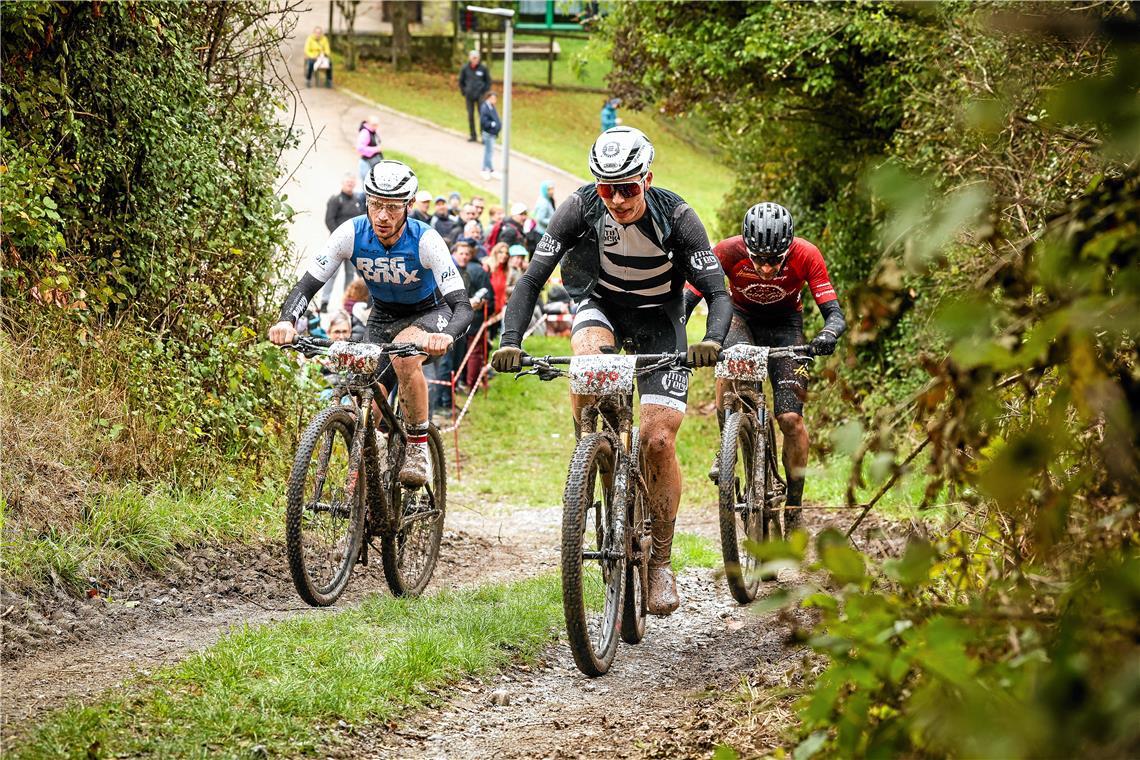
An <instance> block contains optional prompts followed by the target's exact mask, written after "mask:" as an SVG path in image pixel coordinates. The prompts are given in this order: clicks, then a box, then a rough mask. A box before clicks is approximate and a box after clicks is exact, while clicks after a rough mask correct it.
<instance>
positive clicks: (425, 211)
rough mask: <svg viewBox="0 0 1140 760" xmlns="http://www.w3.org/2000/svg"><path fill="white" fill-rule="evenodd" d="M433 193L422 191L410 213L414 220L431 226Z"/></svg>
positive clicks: (417, 194) (417, 195)
mask: <svg viewBox="0 0 1140 760" xmlns="http://www.w3.org/2000/svg"><path fill="white" fill-rule="evenodd" d="M430 210H431V193H429V192H428V191H427V190H420V191H419V192H418V193H416V202H415V203H414V204H412V210H411V212H409V213H408V216H410V217H411V218H413V219H419V220H420V221H421V222H423V223H424V224H431V213H430Z"/></svg>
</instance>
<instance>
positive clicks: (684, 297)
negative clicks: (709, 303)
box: [681, 288, 704, 322]
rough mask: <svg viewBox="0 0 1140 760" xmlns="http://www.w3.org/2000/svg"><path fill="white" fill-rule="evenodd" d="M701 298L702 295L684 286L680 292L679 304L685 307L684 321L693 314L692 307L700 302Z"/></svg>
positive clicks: (695, 306)
mask: <svg viewBox="0 0 1140 760" xmlns="http://www.w3.org/2000/svg"><path fill="white" fill-rule="evenodd" d="M702 298H704V296H701V295H697V294H696V293H694V292H693V291H691V290H689V289H688V288H685V289H684V291H682V292H681V305H682V306H683V307H684V308H685V321H686V322H687V321H688V320H689V317H691V316H693V309H695V308H697V304H699V303H700V302H701V299H702Z"/></svg>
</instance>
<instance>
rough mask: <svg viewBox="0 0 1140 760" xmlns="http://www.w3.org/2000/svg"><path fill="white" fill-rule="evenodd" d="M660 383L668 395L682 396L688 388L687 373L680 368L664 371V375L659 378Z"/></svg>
mask: <svg viewBox="0 0 1140 760" xmlns="http://www.w3.org/2000/svg"><path fill="white" fill-rule="evenodd" d="M661 384H662V385H663V386H665V391H666V392H667V393H669V394H670V395H672V396H677V397H682V396H684V395H685V393H686V392H687V391H688V390H689V373H688V372H681V371H680V370H672V371H670V372H666V373H665V377H663V378H661Z"/></svg>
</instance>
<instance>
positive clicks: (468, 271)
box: [451, 240, 495, 389]
mask: <svg viewBox="0 0 1140 760" xmlns="http://www.w3.org/2000/svg"><path fill="white" fill-rule="evenodd" d="M471 255H472V251H471V246H470V245H469V244H468V243H466V242H465V241H462V240H461V241H460V242H458V243H456V244H455V249H454V251H453V252H452V254H451V258H453V259H454V260H455V266H456V267H457V268H458V269H459V276H460V277H462V278H463V284H464V285H466V286H467V297H468V298H470V299H471V308H472V310H474V312H475V319H474V321H472V322H471V327H470V328H468V333H467V334H468V335H469V336H472V337H475V336H477V337H478V340H476V342H475V344H474V346H472V345H470V344H468V343H467V341H464V343H465V345H464V348H463V353H461V354H459V357H460V361H462V357H463V356H464V355H465V354H466V353H467V352H470V354H471V356H470V358H469V359H468V360H467V366H466V368H465V370H464V376H463V380H464V382H465V384H466V385H467V387H468V388H469V389H474V388H475V384H476V383H477V382H479V373H480V372H482V371H483V365H484V364H486V363H487V342H488V341H487V338H486V336H484V335H480V334H479V328H480V327H482V326H483V311H484V308H486V312H487V314H491V313H493V312H494V311H495V291H494V289H493V288H492V287H491V278H490V277H488V276H487V273H486V272H485V271H483V267H481V266H480V265H479V264H476V263H475V262H473V261H472V260H471Z"/></svg>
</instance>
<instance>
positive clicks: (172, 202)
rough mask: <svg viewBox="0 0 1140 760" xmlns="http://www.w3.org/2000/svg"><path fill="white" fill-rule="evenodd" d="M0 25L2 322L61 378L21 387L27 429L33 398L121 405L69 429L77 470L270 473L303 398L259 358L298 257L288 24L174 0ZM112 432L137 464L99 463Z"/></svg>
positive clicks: (83, 8)
mask: <svg viewBox="0 0 1140 760" xmlns="http://www.w3.org/2000/svg"><path fill="white" fill-rule="evenodd" d="M0 13H2V23H3V26H4V29H5V40H4V42H5V44H4V51H3V67H4V71H5V76H4V79H3V82H0V96H2V100H3V116H4V118H3V125H2V126H0V153H2V159H0V160H2V164H0V172H2V173H3V178H4V180H3V182H0V217H2V221H0V247H2V248H3V251H4V264H3V272H2V274H0V283H2V285H3V288H4V294H5V299H4V306H3V310H2V312H0V319H2V320H3V323H4V326H5V329H6V331H7V332H8V333H9V335H11V336H12V338H13V339H14V341H15V343H16V346H17V349H16V350H17V353H18V354H19V357H20V359H22V360H25V361H29V362H41V363H42V362H46V363H47V367H48V368H49V371H48V372H47V373H45V374H44V375H42V376H40V377H38V378H29V377H14V378H6V384H7V380H9V379H11V380H13V382H12V383H11V386H9V387H6V388H5V393H6V396H7V397H8V398H14V399H16V400H17V402H19V403H18V406H19V409H20V410H21V414H23V415H24V416H21V417H19V418H18V419H17V420H16V421H15V422H14V424H13V427H14V428H17V429H19V428H33V429H34V428H36V427H38V426H39V423H40V422H41V421H42V418H43V417H44V416H45V415H47V414H48V413H49V412H48V411H47V410H45V409H44V408H43V407H40V408H38V409H37V408H36V406H35V405H34V404H32V403H31V399H32V398H33V397H36V396H38V395H42V394H44V393H47V394H48V395H49V396H50V397H51V398H52V399H53V400H54V401H55V402H57V403H63V404H67V403H76V404H78V405H79V409H80V410H81V409H82V405H83V404H84V403H85V401H84V400H85V399H89V398H90V397H93V396H100V397H102V398H103V399H104V400H109V399H116V400H117V401H118V404H117V407H118V408H117V409H110V410H108V411H109V413H108V414H99V415H97V416H96V417H95V419H94V420H93V421H91V424H90V425H88V424H85V422H79V423H78V424H76V425H75V428H74V433H75V434H77V435H78V434H82V433H87V435H88V437H87V438H86V439H84V440H86V441H87V442H88V443H89V445H88V446H86V447H84V448H87V449H89V450H90V451H89V453H88V454H87V455H86V456H85V457H76V458H77V459H79V461H74V462H69V464H76V465H80V467H81V468H82V469H90V470H91V471H93V474H94V475H95V476H96V477H127V478H155V479H158V480H164V481H168V482H170V481H180V482H183V483H186V484H192V483H198V482H202V481H203V480H205V479H206V478H207V477H208V475H209V472H210V471H211V470H212V469H213V468H214V467H215V466H216V465H217V463H218V462H217V461H216V460H218V459H225V460H227V461H230V460H232V459H234V458H237V459H240V460H245V461H251V460H257V459H258V458H259V457H260V456H261V455H263V454H264V453H265V451H266V450H267V445H266V444H267V442H268V441H269V440H270V439H271V438H272V434H273V433H274V432H275V431H276V430H278V429H280V425H279V423H276V422H273V421H272V420H273V419H274V418H277V419H280V418H281V416H282V415H281V414H280V412H281V411H282V409H283V408H284V407H285V406H287V405H291V403H292V401H293V399H294V396H293V395H291V394H293V393H295V389H294V388H293V385H294V384H293V382H292V374H293V373H292V372H290V371H288V368H289V366H290V365H289V363H288V362H286V361H284V360H282V359H281V358H280V357H279V356H278V355H277V352H275V351H273V350H271V349H268V348H266V347H264V346H260V345H258V335H259V334H260V332H261V330H262V325H261V323H262V322H263V321H264V318H263V316H262V315H263V314H264V312H265V311H266V310H267V309H268V308H270V304H271V301H272V300H273V298H272V297H273V294H274V288H275V286H276V282H277V275H278V273H279V267H280V266H281V264H282V263H283V262H285V261H286V260H287V259H288V257H287V256H285V255H282V254H283V252H284V248H285V245H286V240H287V231H286V224H287V220H288V216H289V213H290V210H289V208H288V207H287V206H286V205H285V204H284V203H283V202H282V200H281V198H280V197H279V196H278V195H277V193H276V191H275V183H276V177H277V172H278V169H277V158H278V156H279V154H280V152H281V151H282V150H283V149H284V148H285V147H287V144H288V139H289V138H288V137H287V135H286V132H285V129H284V127H283V126H282V125H281V124H280V123H279V122H278V120H277V119H276V116H275V112H276V108H277V107H278V104H279V98H278V91H277V90H276V89H275V85H274V84H273V83H272V81H271V79H270V78H269V77H267V76H266V72H267V70H268V69H267V68H266V66H267V63H268V61H269V59H270V57H271V56H273V55H275V54H276V51H277V46H278V44H279V43H280V40H281V39H282V35H284V34H287V33H288V31H289V29H288V25H287V24H286V23H285V22H286V20H287V17H286V16H284V15H283V14H282V13H281V12H280V11H277V10H274V9H268V8H260V7H257V6H253V5H241V4H222V5H206V4H192V5H186V4H183V3H176V2H154V3H137V2H123V3H75V4H67V3H51V2H26V3H5V4H4V5H3V6H2V8H0ZM28 380H30V382H23V381H28ZM44 383H48V384H49V385H47V386H45V385H44ZM51 383H58V385H54V384H51ZM21 399H22V401H21ZM24 402H27V403H24ZM105 406H110V405H109V404H105ZM114 441H120V442H125V443H130V444H132V445H133V446H134V448H135V451H136V452H141V453H136V455H135V458H134V459H135V463H134V466H133V467H130V466H129V465H128V461H127V459H126V457H124V456H122V455H121V453H120V455H118V456H113V457H110V458H109V459H105V458H103V457H102V456H100V454H101V453H105V452H106V444H108V443H109V442H114ZM38 443H39V444H40V445H41V446H43V445H44V443H43V442H38ZM46 448H48V449H49V450H50V448H51V446H47V447H46ZM37 458H39V459H42V458H43V457H35V456H31V455H29V457H28V459H29V460H35V459H37ZM34 465H35V463H34V461H33V462H32V466H30V467H29V469H26V470H18V471H17V472H15V473H14V474H13V473H5V490H6V495H7V497H8V503H9V507H10V508H11V509H12V512H13V514H15V515H20V514H21V512H22V510H23V502H24V501H25V499H24V493H25V492H26V488H19V489H16V490H14V491H9V490H8V489H9V487H10V486H11V480H12V479H13V478H15V479H16V480H19V479H20V478H26V479H28V480H31V481H33V485H34V481H36V480H37V478H38V477H39V476H40V475H41V473H40V472H38V471H37V470H36V469H35V466H34ZM24 485H25V486H26V485H27V484H24ZM65 502H66V500H65ZM59 507H60V514H57V515H54V516H52V517H53V520H52V521H53V523H54V524H66V523H68V522H70V520H71V518H70V516H68V515H66V514H63V513H64V512H66V511H67V509H68V508H71V507H74V504H68V503H64V504H61V505H59Z"/></svg>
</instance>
